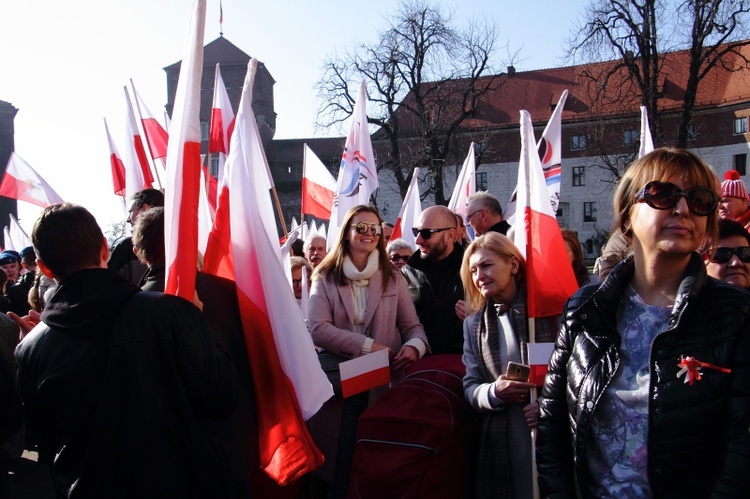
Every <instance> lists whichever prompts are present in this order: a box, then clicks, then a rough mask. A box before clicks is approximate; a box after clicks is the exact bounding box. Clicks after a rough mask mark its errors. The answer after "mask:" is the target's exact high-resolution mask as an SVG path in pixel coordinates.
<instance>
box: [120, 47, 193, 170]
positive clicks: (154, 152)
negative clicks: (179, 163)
mask: <svg viewBox="0 0 750 499" xmlns="http://www.w3.org/2000/svg"><path fill="white" fill-rule="evenodd" d="M201 37H202V35H201ZM180 75H182V69H180ZM130 86H131V87H133V97H134V98H135V104H136V108H137V109H138V115H139V116H140V117H141V125H142V126H143V133H144V134H145V135H146V144H148V150H149V152H151V158H152V159H160V158H164V157H166V156H167V148H168V142H169V135H167V131H166V130H164V127H163V126H161V123H159V122H158V121H157V120H156V118H154V115H153V114H151V110H150V109H149V108H148V106H147V105H146V103H145V102H144V101H143V99H141V96H140V95H139V94H138V91H137V90H136V89H135V84H134V83H133V80H130ZM178 86H179V83H178ZM175 99H176V94H175ZM176 103H177V101H176V100H175V104H176ZM173 115H174V113H173Z"/></svg>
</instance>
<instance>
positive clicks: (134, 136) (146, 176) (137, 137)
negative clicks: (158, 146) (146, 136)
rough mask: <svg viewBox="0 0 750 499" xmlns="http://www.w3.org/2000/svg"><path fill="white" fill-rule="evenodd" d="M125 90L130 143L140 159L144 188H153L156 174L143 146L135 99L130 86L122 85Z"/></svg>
mask: <svg viewBox="0 0 750 499" xmlns="http://www.w3.org/2000/svg"><path fill="white" fill-rule="evenodd" d="M122 88H123V90H124V91H125V103H126V106H127V110H128V129H129V132H130V135H129V137H128V139H129V140H128V143H129V144H132V145H133V149H134V151H135V156H136V158H137V159H138V165H139V166H140V168H141V176H142V177H143V185H144V188H147V189H148V188H151V187H152V185H153V183H154V176H153V175H152V174H151V166H150V165H149V163H148V158H147V157H146V149H145V148H144V147H143V140H142V139H141V132H140V131H139V130H138V122H137V121H136V120H135V113H134V112H133V101H132V99H131V98H130V94H129V93H128V87H127V86H124V87H122Z"/></svg>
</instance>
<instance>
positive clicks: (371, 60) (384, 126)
mask: <svg viewBox="0 0 750 499" xmlns="http://www.w3.org/2000/svg"><path fill="white" fill-rule="evenodd" d="M496 38H497V29H496V27H495V25H493V24H492V23H489V22H482V21H474V22H472V23H470V24H469V26H468V27H467V28H465V29H459V28H456V27H454V25H453V22H452V13H450V12H447V11H445V10H444V9H443V8H441V7H439V6H434V5H430V4H429V3H428V2H426V1H424V0H405V1H404V2H403V3H402V4H401V5H400V8H399V10H398V11H397V13H396V14H395V15H394V16H393V17H391V18H390V19H389V20H388V28H387V29H385V30H384V31H382V32H381V33H380V35H379V40H378V41H377V42H376V43H374V44H370V45H368V44H363V45H360V46H358V47H357V48H356V49H355V50H354V51H353V52H352V53H347V54H346V55H344V56H341V57H339V56H336V55H334V56H331V57H329V58H328V59H327V60H326V62H325V64H324V72H323V75H322V77H321V78H320V80H319V81H318V83H317V90H318V95H319V97H320V99H321V102H322V107H321V111H320V114H319V116H318V122H317V124H318V126H319V127H324V128H327V127H330V126H334V125H336V124H341V123H342V122H344V121H345V120H346V119H347V118H348V117H349V116H350V115H351V114H352V112H353V106H354V95H356V89H357V88H358V85H359V82H360V81H362V80H363V79H364V80H365V82H366V85H367V91H368V101H369V102H368V104H369V105H368V122H369V123H370V124H372V125H375V128H376V132H375V135H374V140H373V141H374V142H375V143H377V142H382V143H383V144H385V147H383V148H378V149H379V150H380V155H379V157H378V158H377V159H378V168H379V169H383V168H386V169H388V170H389V171H390V172H391V173H392V174H393V176H394V179H395V181H396V184H397V185H398V188H399V191H400V193H401V196H402V197H403V196H404V195H405V194H406V191H407V189H408V186H409V183H410V182H411V178H412V175H413V171H414V167H417V166H419V167H422V168H425V169H426V170H427V171H428V172H429V173H428V174H429V176H431V177H432V179H433V182H431V187H430V191H431V193H432V194H434V198H435V202H436V203H438V204H445V203H446V202H447V200H446V198H445V194H444V191H443V183H444V182H443V171H444V167H445V166H446V164H452V163H447V161H451V162H453V161H455V160H456V159H457V158H460V156H461V155H465V154H466V149H461V150H460V151H459V150H457V149H460V148H458V147H457V144H458V143H457V139H456V134H457V132H458V131H459V130H460V128H461V126H462V124H464V122H465V121H466V119H467V118H470V117H471V116H473V115H474V114H475V112H476V110H477V101H478V99H480V98H481V97H482V96H483V95H485V94H486V93H488V92H490V91H493V90H495V89H496V88H497V87H498V86H499V83H498V82H499V80H498V79H497V78H496V77H494V76H492V75H493V74H494V73H493V72H494V67H493V66H492V59H493V57H494V53H495V51H496V46H495V44H496ZM462 161H463V158H460V161H458V162H459V164H460V163H461V162H462ZM449 194H450V193H449Z"/></svg>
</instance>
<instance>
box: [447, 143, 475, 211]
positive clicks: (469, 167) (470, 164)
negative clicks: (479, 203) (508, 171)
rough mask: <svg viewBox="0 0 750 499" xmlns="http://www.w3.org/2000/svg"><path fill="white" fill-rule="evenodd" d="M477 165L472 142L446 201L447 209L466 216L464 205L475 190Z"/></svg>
mask: <svg viewBox="0 0 750 499" xmlns="http://www.w3.org/2000/svg"><path fill="white" fill-rule="evenodd" d="M476 173H477V166H476V160H475V159H474V142H472V143H471V145H470V146H469V154H468V155H467V156H466V159H465V160H464V165H463V166H462V167H461V172H460V173H459V174H458V178H457V179H456V185H455V186H454V187H453V194H452V195H451V199H450V201H448V209H449V210H451V211H452V212H453V213H457V214H459V215H461V217H462V218H466V206H467V204H468V203H469V198H470V197H471V196H473V195H474V194H476V192H477V175H476Z"/></svg>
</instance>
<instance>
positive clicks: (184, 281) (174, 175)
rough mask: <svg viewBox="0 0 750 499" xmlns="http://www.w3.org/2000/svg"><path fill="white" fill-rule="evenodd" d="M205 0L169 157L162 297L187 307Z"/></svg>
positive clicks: (183, 75) (189, 49) (195, 16)
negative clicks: (180, 300)
mask: <svg viewBox="0 0 750 499" xmlns="http://www.w3.org/2000/svg"><path fill="white" fill-rule="evenodd" d="M205 24H206V0H195V2H194V3H193V8H192V13H191V15H190V25H189V30H188V37H187V43H186V46H185V57H184V58H183V59H182V66H181V67H180V78H179V80H178V82H177V91H176V92H175V99H174V102H175V106H174V112H173V117H174V119H173V121H172V140H170V141H169V149H168V151H167V181H166V188H165V198H164V236H165V252H166V278H165V286H164V292H165V293H167V294H172V295H177V296H181V297H182V298H185V299H186V300H188V301H192V300H193V296H194V295H195V273H196V271H197V265H198V203H199V192H200V185H199V183H200V181H201V133H200V119H199V112H200V103H201V74H202V72H203V31H204V27H205Z"/></svg>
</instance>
